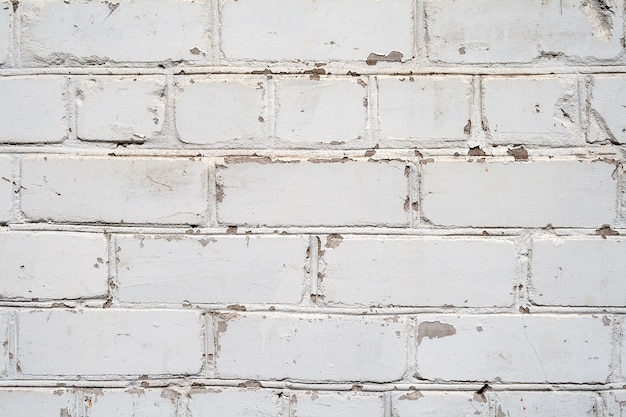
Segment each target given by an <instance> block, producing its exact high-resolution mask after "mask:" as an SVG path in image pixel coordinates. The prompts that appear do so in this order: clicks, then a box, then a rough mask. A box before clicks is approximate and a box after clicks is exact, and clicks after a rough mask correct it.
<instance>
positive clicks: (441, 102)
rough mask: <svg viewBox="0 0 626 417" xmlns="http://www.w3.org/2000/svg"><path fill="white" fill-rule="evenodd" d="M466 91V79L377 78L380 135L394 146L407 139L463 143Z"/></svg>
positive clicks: (467, 116) (467, 114)
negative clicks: (390, 140)
mask: <svg viewBox="0 0 626 417" xmlns="http://www.w3.org/2000/svg"><path fill="white" fill-rule="evenodd" d="M470 92H471V91H470V79H469V78H466V77H442V76H438V77H413V76H411V77H400V78H398V77H379V78H378V115H379V119H380V121H379V123H380V126H379V127H380V130H381V133H382V135H383V136H384V137H385V138H388V139H395V141H393V142H392V144H397V145H398V146H403V145H404V146H406V143H407V140H411V139H412V140H418V141H422V142H423V141H425V140H429V139H430V140H435V139H436V140H437V142H436V143H437V144H441V143H442V142H448V141H459V140H466V139H467V138H468V137H469V136H468V134H469V132H467V133H466V132H465V130H466V129H469V128H470V126H471V125H468V122H469V119H470ZM475 128H478V126H476V127H475Z"/></svg>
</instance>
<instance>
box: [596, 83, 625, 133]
mask: <svg viewBox="0 0 626 417" xmlns="http://www.w3.org/2000/svg"><path fill="white" fill-rule="evenodd" d="M591 97H592V101H591V109H589V110H590V115H589V117H590V122H591V123H590V126H589V129H590V132H589V141H590V142H598V141H609V142H611V143H615V144H618V143H619V144H624V143H626V122H624V117H626V99H624V97H626V78H625V77H623V76H602V75H596V76H594V77H593V83H592V88H591Z"/></svg>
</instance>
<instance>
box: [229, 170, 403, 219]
mask: <svg viewBox="0 0 626 417" xmlns="http://www.w3.org/2000/svg"><path fill="white" fill-rule="evenodd" d="M313 161H315V162H317V161H318V160H313ZM403 171H404V164H400V163H397V162H389V163H376V162H356V161H348V162H344V163H338V162H336V163H335V162H333V163H331V162H329V163H314V162H304V161H302V162H300V163H268V164H262V163H238V164H230V165H227V167H226V169H221V170H219V171H218V184H219V187H221V190H222V192H223V198H222V201H219V198H218V205H217V216H218V221H219V222H221V223H223V224H247V225H294V226H305V225H312V226H315V225H328V226H343V225H345V226H348V225H359V226H362V225H375V224H384V225H387V226H403V225H406V224H407V223H408V219H407V213H406V212H405V211H404V208H403V207H404V202H405V201H406V198H407V193H408V184H407V179H406V177H405V176H404V174H403ZM218 197H219V196H218Z"/></svg>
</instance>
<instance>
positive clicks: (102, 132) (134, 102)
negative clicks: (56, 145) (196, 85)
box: [76, 77, 166, 142]
mask: <svg viewBox="0 0 626 417" xmlns="http://www.w3.org/2000/svg"><path fill="white" fill-rule="evenodd" d="M111 78H112V77H98V78H87V79H84V78H83V79H79V80H76V84H77V87H76V89H77V91H76V95H77V101H78V103H77V108H78V110H77V113H78V114H77V116H76V125H77V126H76V135H77V136H78V138H79V139H82V140H88V141H109V142H143V141H146V140H150V139H152V138H154V137H155V136H156V135H158V133H159V131H160V130H161V128H162V127H163V119H164V113H165V93H166V91H165V77H158V78H146V77H141V78H140V77H124V78H119V79H111Z"/></svg>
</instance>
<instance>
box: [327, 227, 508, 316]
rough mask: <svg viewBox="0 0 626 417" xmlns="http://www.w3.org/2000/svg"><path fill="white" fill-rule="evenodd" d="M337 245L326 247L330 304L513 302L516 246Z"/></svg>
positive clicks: (354, 241) (356, 240) (354, 240)
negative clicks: (478, 289)
mask: <svg viewBox="0 0 626 417" xmlns="http://www.w3.org/2000/svg"><path fill="white" fill-rule="evenodd" d="M337 240H338V239H337V237H336V236H334V235H331V237H330V242H328V240H327V239H323V241H322V242H323V245H324V247H323V249H324V255H323V257H322V260H323V265H324V267H323V268H322V272H323V274H324V278H323V281H322V288H323V291H322V292H323V294H324V301H325V302H326V303H328V304H333V305H334V304H338V305H351V304H357V305H363V306H371V305H384V306H389V305H394V306H441V305H455V306H463V307H469V306H472V307H481V306H482V307H489V306H506V305H510V304H511V303H512V302H513V295H512V288H513V285H514V278H515V262H516V261H515V249H514V247H513V243H512V242H511V241H503V240H492V239H484V238H483V239H480V238H479V239H441V238H406V237H399V238H398V237H392V236H376V237H371V238H370V237H359V236H356V237H352V236H345V237H344V238H343V240H341V241H340V242H339V243H338V244H337V243H334V242H337ZM333 246H335V247H334V248H333ZM451 254H454V255H451ZM477 288H480V291H477V290H476V289H477Z"/></svg>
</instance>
